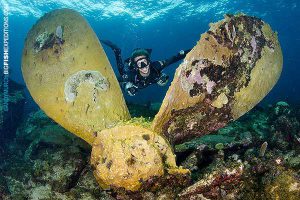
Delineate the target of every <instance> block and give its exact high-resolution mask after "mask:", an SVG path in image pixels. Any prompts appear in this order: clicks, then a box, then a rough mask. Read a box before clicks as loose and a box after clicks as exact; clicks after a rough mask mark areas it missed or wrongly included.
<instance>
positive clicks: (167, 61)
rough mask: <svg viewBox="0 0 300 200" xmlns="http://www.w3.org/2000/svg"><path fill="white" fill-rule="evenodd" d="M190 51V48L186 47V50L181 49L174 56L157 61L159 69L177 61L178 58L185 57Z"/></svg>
mask: <svg viewBox="0 0 300 200" xmlns="http://www.w3.org/2000/svg"><path fill="white" fill-rule="evenodd" d="M190 51H191V49H188V50H185V51H183V50H181V51H180V52H179V53H177V54H176V55H175V56H172V57H170V58H168V59H166V60H163V61H159V62H160V64H161V69H163V68H165V67H167V66H169V65H171V64H173V63H175V62H177V61H179V60H182V59H183V58H185V56H186V54H188V53H189V52H190Z"/></svg>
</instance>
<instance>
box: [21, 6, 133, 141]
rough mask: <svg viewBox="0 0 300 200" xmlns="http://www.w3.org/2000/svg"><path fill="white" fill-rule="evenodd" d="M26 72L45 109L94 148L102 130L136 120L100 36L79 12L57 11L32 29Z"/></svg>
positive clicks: (25, 51)
mask: <svg viewBox="0 0 300 200" xmlns="http://www.w3.org/2000/svg"><path fill="white" fill-rule="evenodd" d="M22 73H23V77H24V80H25V82H26V85H27V88H28V90H29V91H30V94H31V96H32V97H33V99H34V100H35V102H36V103H37V104H38V105H39V106H40V108H41V109H42V110H44V111H45V113H46V114H47V115H48V116H49V117H51V118H52V119H53V120H54V121H56V122H58V123H59V124H61V125H62V126H63V127H64V128H66V129H67V130H69V131H70V132H72V133H74V134H76V135H77V136H79V137H81V138H83V139H84V140H86V141H87V142H88V143H90V144H92V142H93V141H94V138H95V135H96V134H95V133H96V132H97V131H101V130H103V129H105V128H110V127H112V126H114V125H115V124H116V123H118V122H119V121H121V120H128V119H129V118H130V116H129V112H128V109H127V106H126V104H125V100H124V98H123V95H122V92H121V89H120V86H119V83H118V81H117V79H116V77H115V74H114V72H113V69H112V67H111V65H110V63H109V61H108V59H107V57H106V55H105V52H104V50H103V48H102V46H101V44H100V42H99V40H98V38H97V36H96V34H95V33H94V31H93V30H92V29H91V27H90V25H89V24H88V23H87V21H86V20H85V19H84V18H83V17H82V16H81V15H80V14H79V13H77V12H75V11H73V10H69V9H60V10H54V11H52V12H50V13H47V14H45V15H44V16H43V17H42V18H41V19H39V20H38V21H37V23H36V24H35V25H34V26H33V27H32V28H31V30H30V31H29V32H28V34H27V37H26V40H25V45H24V49H23V56H22Z"/></svg>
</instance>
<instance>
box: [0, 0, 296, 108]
mask: <svg viewBox="0 0 300 200" xmlns="http://www.w3.org/2000/svg"><path fill="white" fill-rule="evenodd" d="M4 2H5V1H4V0H1V8H3V3H4ZM7 3H8V5H9V7H10V16H9V24H10V67H11V74H10V77H11V78H12V79H14V80H16V81H17V82H19V83H22V84H24V80H23V78H22V74H21V69H20V66H21V55H22V49H23V44H24V39H25V37H26V34H27V32H28V31H29V29H30V28H31V27H32V25H33V24H34V23H35V22H36V21H37V20H38V18H39V17H41V16H42V15H43V14H44V13H46V12H49V11H51V10H53V9H57V8H72V9H75V10H77V11H79V12H80V13H81V14H82V15H83V16H84V17H85V18H86V19H87V20H88V22H89V23H90V25H91V26H92V28H93V29H94V31H95V32H96V34H97V36H98V37H99V38H101V39H109V40H111V41H113V42H114V43H116V44H117V45H118V46H119V47H120V48H121V49H122V54H123V57H124V59H125V58H127V57H128V56H129V55H130V53H131V51H132V50H133V49H134V48H137V47H144V48H152V49H153V53H152V60H161V59H165V58H168V57H169V56H172V55H174V54H176V53H177V52H178V51H179V50H181V49H188V48H191V47H193V46H194V45H195V44H196V42H197V41H198V40H199V38H200V34H201V33H203V32H205V31H206V30H208V24H209V23H210V22H215V21H218V20H220V19H222V18H223V15H224V14H225V13H238V12H244V13H246V14H249V15H254V16H257V17H260V18H262V19H263V20H265V21H266V22H268V23H269V24H270V25H271V26H272V28H273V30H275V31H277V32H278V36H279V40H280V43H281V46H282V50H283V56H284V66H283V72H282V75H281V78H280V80H279V81H278V83H277V84H276V86H275V87H274V89H273V90H272V91H271V92H270V93H269V95H268V96H267V97H266V98H265V99H264V100H263V103H273V102H276V101H279V100H284V101H288V102H289V103H299V102H300V95H299V88H300V81H299V77H300V69H299V66H300V61H299V60H298V58H299V55H298V54H299V53H300V35H299V32H300V22H299V19H300V1H299V0H285V1H283V0H251V1H246V0H242V1H231V0H218V1H211V0H197V1H185V0H173V1H172V0H161V1H155V0H145V1H139V0H126V1H125V0H122V1H111V0H99V1H96V0H93V1H87V0H81V1H79V0H77V1H68V0H61V1H59V0H56V1H54V0H48V1H47V0H39V1H29V0H26V1H25V0H23V1H16V0H9V1H7ZM1 16H3V12H2V9H1ZM2 19H3V17H2V18H1V20H2ZM83 36H84V33H83ZM1 42H2V40H1ZM1 46H2V44H1ZM105 51H106V53H107V55H108V58H109V60H110V61H111V64H112V65H113V67H114V69H115V71H116V73H117V70H116V63H115V60H114V56H113V53H112V51H111V50H110V49H109V48H106V47H105ZM1 56H2V55H1ZM178 65H179V63H176V64H174V65H172V66H169V67H168V68H167V69H166V70H165V72H166V73H167V74H169V75H170V76H173V74H174V72H175V69H176V67H177V66H178ZM167 89H168V86H165V87H159V86H150V87H149V88H147V89H144V90H142V91H140V92H139V93H138V95H136V96H135V97H129V96H128V95H126V99H127V100H129V101H134V102H138V103H146V102H148V101H152V102H157V101H161V100H162V99H163V96H164V94H165V93H166V91H167ZM253 92H255V91H253ZM153 94H155V95H153Z"/></svg>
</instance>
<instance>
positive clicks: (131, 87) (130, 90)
mask: <svg viewBox="0 0 300 200" xmlns="http://www.w3.org/2000/svg"><path fill="white" fill-rule="evenodd" d="M137 88H138V87H137V86H135V85H133V84H132V83H131V82H127V83H126V85H125V91H126V92H127V93H128V94H129V95H130V96H134V95H135V94H136V93H137Z"/></svg>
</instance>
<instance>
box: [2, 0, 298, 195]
mask: <svg viewBox="0 0 300 200" xmlns="http://www.w3.org/2000/svg"><path fill="white" fill-rule="evenodd" d="M128 2H129V1H128ZM130 2H131V1H130ZM166 2H170V1H162V2H159V3H158V4H159V5H163V4H165V3H166ZM171 2H173V1H171ZM220 2H221V1H220ZM220 2H219V3H220ZM202 3H203V2H202ZM234 3H236V2H233V4H234ZM33 4H34V3H31V4H30V5H28V7H30V6H31V5H33ZM50 4H51V2H50V3H49V4H47V6H49V5H50ZM76 4H77V6H78V7H80V6H83V5H84V6H85V7H86V8H85V9H84V10H85V12H78V11H77V9H76V10H72V9H57V10H53V11H50V12H48V13H43V15H41V16H42V17H41V16H38V15H37V13H38V11H35V12H34V14H35V15H36V16H37V17H40V18H39V19H38V20H35V21H36V22H35V23H34V24H33V26H32V27H31V28H28V30H26V33H27V35H26V34H25V35H26V37H24V39H25V40H24V41H22V44H23V43H24V45H23V53H22V61H21V63H20V64H16V66H21V70H22V75H23V79H24V83H25V84H26V86H23V85H19V84H17V83H16V82H15V81H13V80H10V79H9V81H10V85H9V86H10V88H9V89H10V90H9V92H8V94H9V96H8V99H9V101H8V106H9V108H10V109H9V112H7V113H5V115H3V116H2V115H1V118H0V121H1V124H0V125H1V136H2V135H3V136H4V139H3V140H1V141H0V144H1V146H0V160H1V162H0V199H3V200H9V199H17V200H18V199H20V200H22V199H24V200H25V199H29V200H31V199H32V200H38V199H40V200H42V199H43V200H51V199H61V200H73V199H74V200H75V199H76V200H77V199H91V200H92V199H103V200H106V199H109V200H110V199H111V200H114V199H116V200H127V199H128V200H129V199H137V200H140V199H141V200H154V199H160V200H162V199H164V200H185V199H187V200H190V199H192V200H193V199H194V200H198V199H199V200H203V199H250V200H252V199H253V200H254V199H263V200H264V199H276V200H281V199H292V200H293V199H297V200H298V199H300V156H299V155H300V106H299V105H298V103H294V104H293V103H292V101H279V102H277V101H278V98H277V99H276V100H274V101H273V103H270V104H269V105H267V104H266V103H264V104H261V105H258V103H259V102H260V101H261V100H262V99H263V98H264V97H265V96H266V95H267V94H268V93H269V92H270V91H271V89H272V88H273V87H274V85H275V84H276V83H277V81H278V79H279V77H280V75H281V71H282V66H283V57H282V51H281V43H279V41H280V42H282V38H281V34H280V33H277V32H276V30H275V28H277V26H273V25H274V24H273V23H272V20H269V19H268V18H267V17H266V18H264V17H263V18H259V16H265V15H267V14H265V15H259V14H258V13H255V15H257V17H256V16H250V15H247V14H242V13H240V14H235V15H231V14H225V15H224V16H223V18H222V17H221V16H220V17H218V18H216V20H215V18H214V20H212V21H208V20H210V19H208V18H207V16H206V17H205V19H204V18H203V19H201V21H203V23H204V24H205V25H208V24H209V23H210V22H212V23H210V24H209V27H208V28H205V30H204V28H199V27H200V24H197V25H196V26H195V24H194V25H193V26H195V29H193V30H194V31H193V34H194V33H197V37H196V38H195V37H193V34H191V35H188V37H187V38H182V37H180V39H179V35H178V34H177V33H182V34H183V35H185V34H186V33H185V32H188V29H185V28H180V29H178V30H180V31H176V30H175V29H174V30H172V31H170V30H168V31H167V32H164V34H163V35H164V37H165V36H166V37H165V38H168V37H171V35H176V39H175V40H174V41H176V42H172V44H171V43H168V42H169V41H164V42H165V43H166V44H169V45H167V46H168V48H173V46H176V45H177V44H181V45H180V46H181V48H183V47H186V46H184V45H182V44H186V45H187V46H189V48H191V51H189V53H188V54H187V56H186V57H185V58H184V59H183V60H182V62H181V63H177V64H178V65H177V64H176V65H177V66H176V67H175V68H176V71H175V68H174V70H173V72H174V71H175V75H174V77H173V75H172V76H171V77H173V81H172V83H171V85H170V87H169V88H168V85H167V86H165V87H160V86H162V85H161V84H159V85H160V86H157V84H153V85H155V86H151V87H149V88H150V89H151V88H152V89H153V90H152V92H151V93H149V94H147V95H148V96H147V95H145V94H146V92H144V91H150V90H147V89H148V88H143V89H141V88H137V89H138V93H137V94H136V96H134V97H129V96H128V95H127V90H126V89H128V88H126V87H125V88H122V86H124V85H125V84H124V83H119V82H120V81H121V79H123V78H124V79H126V78H128V76H126V75H124V74H122V72H121V73H120V71H119V70H117V69H116V66H114V65H115V64H116V63H115V62H114V61H113V62H111V56H112V54H110V53H111V52H110V50H111V49H109V51H106V50H107V49H104V48H103V47H102V45H101V43H100V41H103V39H106V38H103V36H106V37H112V36H113V35H114V34H116V33H115V32H117V33H118V34H122V37H120V35H119V36H118V39H117V40H116V42H118V43H117V44H118V45H119V44H120V47H121V50H120V49H115V48H114V47H113V46H115V45H112V47H113V48H112V50H113V53H118V52H122V55H123V56H124V55H125V54H126V53H128V52H127V46H128V44H130V45H137V44H138V43H140V42H141V41H142V40H141V38H139V36H138V35H135V34H134V33H135V29H136V28H137V27H138V24H136V22H137V21H135V20H136V19H138V18H139V17H140V16H141V15H144V14H145V13H146V14H147V17H145V19H144V20H152V19H153V18H155V17H157V16H158V13H155V14H153V15H152V14H151V15H150V14H149V13H148V12H144V11H142V10H138V12H135V15H134V17H133V18H134V19H135V20H134V21H133V20H132V19H130V20H127V17H128V16H131V15H132V12H131V11H130V10H131V9H135V8H136V7H138V6H140V5H138V4H136V5H135V6H128V4H127V3H125V2H122V1H120V2H114V3H113V4H112V5H107V6H103V5H102V4H104V2H103V1H101V2H100V3H99V4H97V6H95V7H93V6H89V4H88V3H87V2H86V1H83V2H77V3H76ZM139 4H141V3H139ZM143 4H144V3H143ZM146 4H147V5H148V1H147V2H146ZM179 4H180V6H181V7H180V8H182V7H184V6H186V5H187V4H189V5H192V4H190V3H187V2H179ZM225 4H226V3H225V2H222V6H221V7H223V5H225ZM3 5H4V4H3ZM68 5H69V6H67V7H70V3H68ZM151 5H152V4H151V3H149V7H148V8H149V9H151ZM216 5H220V4H215V3H211V4H210V6H206V7H207V8H210V7H214V6H216ZM247 5H248V4H247ZM291 5H292V7H293V9H294V8H296V7H297V5H296V4H293V3H291ZM1 6H2V4H1ZM173 6H174V5H173ZM173 6H171V7H167V9H165V10H162V13H167V12H169V11H168V10H170V9H171V10H172V9H174V8H176V5H175V7H173ZM177 6H178V5H177ZM49 7H51V6H49ZM204 7H205V5H204ZM51 8H52V7H51ZM102 8H105V9H106V11H105V12H104V13H101V14H99V15H98V17H97V19H98V20H99V19H101V17H103V16H109V15H110V14H112V13H113V15H114V16H116V15H119V14H120V13H121V14H122V13H124V12H125V13H126V14H125V15H122V20H123V19H124V21H122V23H121V24H122V25H121V24H119V25H120V26H123V25H124V24H125V25H127V22H128V23H129V25H128V26H126V31H124V32H122V31H118V28H119V27H117V26H116V27H115V24H114V23H112V21H108V23H106V21H103V20H100V21H101V22H100V25H99V24H97V27H95V26H92V25H93V24H90V22H91V21H90V20H91V18H90V16H89V15H88V10H89V9H95V10H97V11H98V10H101V9H102ZM112 8H117V10H114V12H110V11H109V10H110V9H112ZM202 8H203V7H202ZM174 10H176V12H177V11H179V10H177V9H174ZM277 10H278V9H277ZM4 11H5V10H4ZM15 11H16V10H15V9H12V12H15ZM194 11H196V10H194ZM231 11H232V10H231ZM24 12H26V10H24ZM197 12H204V11H203V9H201V8H200V7H199V8H197ZM187 13H193V14H192V15H194V14H195V15H197V14H196V13H195V12H190V10H186V14H187ZM217 13H219V14H220V13H223V12H221V11H220V12H217ZM247 13H248V12H247ZM4 14H5V13H4ZM219 14H218V15H219ZM223 14H224V13H223ZM183 18H184V17H183V16H182V17H176V18H174V19H176V23H175V24H176V27H177V26H180V23H179V22H180V20H182V19H183ZM4 19H6V18H4ZM217 20H219V21H217ZM167 21H169V18H168V20H167ZM170 21H172V19H171V18H170ZM269 21H270V23H269ZM279 21H280V20H279ZM124 22H126V23H124ZM4 23H5V22H4ZM6 23H7V22H6ZM24 24H25V23H24ZM142 24H144V25H148V24H146V23H145V21H143V23H142ZM269 24H271V25H272V27H271V26H270V25H269ZM152 25H153V26H155V23H154V24H152ZM152 25H151V26H152ZM173 25H174V24H173ZM106 26H107V27H113V28H110V29H109V30H107V29H106V28H107V27H106ZM145 27H146V26H145ZM287 27H288V26H287ZM4 28H5V26H4ZM164 28H166V27H164ZM99 30H100V32H102V31H104V33H105V34H103V32H102V33H101V34H98V33H99ZM145 30H148V29H147V28H146V29H145ZM195 30H196V31H195ZM94 31H95V32H94ZM96 31H97V32H96ZM143 32H144V29H142V30H141V31H140V32H139V33H143ZM150 32H151V37H154V38H155V40H157V41H159V39H158V38H160V36H161V35H162V33H163V31H162V32H160V30H154V31H152V30H151V31H150ZM201 33H202V34H201ZM200 34H201V35H200ZM127 35H130V36H131V37H133V38H135V39H136V41H134V42H132V41H131V42H130V40H128V38H127ZM199 35H200V39H199ZM4 36H5V35H4ZM151 37H149V39H151ZM4 39H5V37H4ZM100 39H101V40H100ZM107 39H110V38H107ZM186 39H191V40H193V43H191V44H190V45H188V43H186ZM113 42H115V41H113ZM149 42H150V43H151V45H152V44H153V45H154V47H155V43H152V41H149ZM110 43H111V42H109V41H107V40H106V43H105V44H110ZM170 44H171V45H170ZM151 45H150V46H151ZM135 48H136V47H135ZM150 48H152V46H151V47H150ZM159 48H160V50H161V51H157V50H155V51H153V58H152V57H151V60H152V59H153V60H155V59H156V58H155V56H157V55H160V56H165V55H164V54H162V52H165V49H164V47H163V45H162V43H160V44H159ZM174 49H175V48H174ZM283 49H284V48H283ZM104 50H105V51H104ZM4 51H5V48H4ZM149 51H151V50H149ZM108 52H109V53H108ZM177 55H182V51H180V53H178V54H177ZM285 55H286V54H285ZM115 56H116V58H117V59H119V60H120V59H123V58H121V57H120V56H118V55H115ZM4 57H7V56H6V55H5V56H4ZM124 58H125V57H124ZM149 59H150V58H149ZM127 61H129V62H130V61H132V60H130V59H127ZM167 62H168V60H162V61H161V62H156V64H158V63H160V64H162V63H167ZM4 64H6V63H5V62H4ZM13 64H14V65H15V63H13ZM174 65H175V64H174ZM117 67H120V63H117ZM126 67H128V66H126ZM169 69H170V71H172V68H171V67H168V70H169ZM126 70H132V71H134V70H136V71H138V69H127V68H126ZM151 70H153V69H152V68H151ZM151 70H150V72H151ZM168 70H164V71H163V72H164V73H167V74H168V73H169V72H170V71H168ZM118 72H119V73H118ZM1 78H2V77H1ZM21 78H22V77H21ZM135 78H137V77H135ZM17 79H18V78H17ZM157 83H158V82H157ZM0 86H1V87H0V88H1V90H3V91H4V92H7V91H5V87H6V86H7V85H6V86H3V85H0ZM154 88H156V89H157V88H159V89H157V91H156V90H155V91H154ZM164 88H165V90H164ZM6 89H7V87H6ZM26 89H28V90H26ZM122 89H124V90H123V91H122ZM286 89H289V88H286ZM162 90H164V91H167V90H168V91H167V94H161V96H160V97H157V96H159V95H160V91H162ZM153 91H154V92H153ZM142 95H145V96H144V97H142ZM29 96H31V97H32V99H30V97H29ZM0 97H1V100H0V103H1V105H0V111H1V113H4V111H5V108H4V107H3V106H2V105H4V104H3V100H5V94H2V93H0ZM139 97H142V98H141V99H139ZM163 97H164V98H163ZM153 99H158V100H155V101H154V100H153ZM161 99H163V101H162V102H161ZM279 99H284V98H283V97H280V98H279ZM143 101H146V102H147V103H143ZM34 102H35V103H36V104H37V105H36V104H34ZM271 102H272V101H271ZM274 102H275V103H274ZM276 102H277V103H276ZM30 106H33V107H32V108H30ZM2 119H3V120H2ZM2 132H3V134H2Z"/></svg>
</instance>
